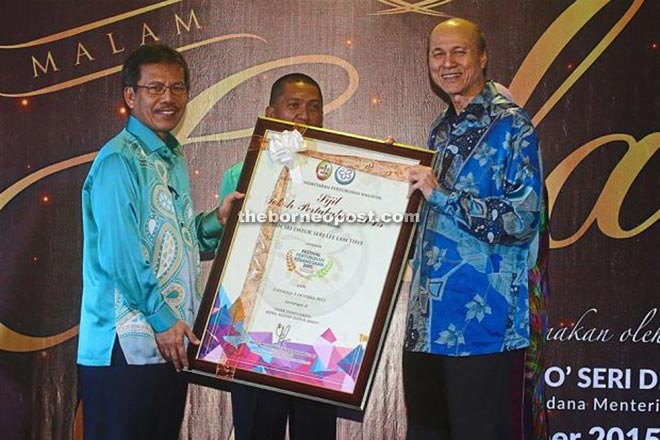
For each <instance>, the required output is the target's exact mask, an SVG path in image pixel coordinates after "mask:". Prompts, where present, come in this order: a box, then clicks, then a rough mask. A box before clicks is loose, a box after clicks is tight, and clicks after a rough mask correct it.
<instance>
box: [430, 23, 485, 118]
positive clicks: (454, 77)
mask: <svg viewBox="0 0 660 440" xmlns="http://www.w3.org/2000/svg"><path fill="white" fill-rule="evenodd" d="M487 62H488V56H487V55H486V51H485V50H484V49H483V48H482V47H480V44H479V29H478V28H477V26H476V25H475V24H474V23H471V22H469V21H467V20H461V19H451V20H447V21H444V22H442V23H440V24H439V25H438V26H436V27H435V29H433V32H431V36H430V37H429V71H430V73H431V79H432V80H433V82H434V83H435V84H436V85H437V86H438V87H440V88H441V89H442V90H443V91H444V92H445V93H447V95H449V97H450V99H451V101H452V104H453V105H454V108H455V110H456V113H460V112H461V111H462V110H463V108H465V106H466V105H467V104H468V103H469V102H470V101H471V100H472V98H474V97H475V96H476V95H477V94H479V92H481V90H483V88H484V87H485V86H486V79H485V77H484V70H483V69H484V68H485V67H486V64H487Z"/></svg>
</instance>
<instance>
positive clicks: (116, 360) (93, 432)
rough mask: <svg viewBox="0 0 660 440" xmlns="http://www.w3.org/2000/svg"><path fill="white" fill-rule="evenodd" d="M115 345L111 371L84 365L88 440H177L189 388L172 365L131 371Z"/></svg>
mask: <svg viewBox="0 0 660 440" xmlns="http://www.w3.org/2000/svg"><path fill="white" fill-rule="evenodd" d="M118 347H119V343H117V342H115V349H114V350H113V353H112V364H111V365H110V366H109V367H87V366H83V365H80V366H79V368H80V383H81V388H82V401H83V434H84V438H85V440H151V439H153V440H170V439H171V440H176V439H178V438H179V430H180V428H181V421H182V420H183V411H184V408H185V405H186V392H187V389H188V382H187V380H186V376H185V375H184V374H182V373H177V372H176V370H175V369H174V367H173V366H172V364H171V363H166V364H156V365H127V364H126V360H125V359H124V355H123V353H122V352H121V349H120V348H118Z"/></svg>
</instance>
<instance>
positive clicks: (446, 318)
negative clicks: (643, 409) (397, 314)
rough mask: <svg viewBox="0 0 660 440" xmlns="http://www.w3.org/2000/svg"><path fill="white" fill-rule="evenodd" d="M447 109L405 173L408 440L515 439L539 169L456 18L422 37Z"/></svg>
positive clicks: (533, 142) (525, 129) (477, 37)
mask: <svg viewBox="0 0 660 440" xmlns="http://www.w3.org/2000/svg"><path fill="white" fill-rule="evenodd" d="M428 50H429V51H428V63H429V71H430V76H431V79H432V81H433V83H434V84H435V85H436V86H438V87H439V88H440V89H441V90H442V91H443V92H444V94H446V95H447V96H448V98H449V101H450V105H449V107H448V109H447V110H446V111H445V112H443V113H442V114H441V115H440V116H439V118H438V119H437V120H436V121H435V122H434V124H433V125H432V127H431V132H430V136H429V142H428V147H429V148H431V149H433V150H435V151H437V152H438V156H437V161H436V163H435V165H434V167H433V168H429V167H421V166H419V167H415V168H413V169H412V170H411V171H410V174H409V179H410V183H411V191H415V190H419V191H421V192H422V194H423V195H424V198H425V200H426V203H424V206H423V208H422V215H421V219H420V224H419V230H418V237H417V243H416V250H415V257H414V261H413V280H412V283H411V290H410V297H409V302H408V322H407V329H406V341H405V350H404V359H403V362H404V389H405V394H406V405H407V410H408V438H415V439H418V438H434V439H452V440H457V439H465V440H474V439H479V440H488V439H493V440H514V439H518V438H521V435H522V434H521V415H520V414H519V413H520V407H521V398H522V394H523V388H522V386H523V363H524V355H525V348H526V347H527V346H528V345H529V299H528V288H527V271H528V269H529V266H528V264H529V263H528V259H530V260H533V259H534V255H531V256H530V253H531V254H533V253H534V251H531V250H530V249H533V247H534V246H533V245H532V243H533V242H534V240H535V239H536V238H537V237H538V226H539V213H540V207H541V199H542V190H541V188H542V171H541V160H540V155H539V150H538V144H537V137H536V132H535V130H534V127H533V126H532V124H531V122H530V120H529V118H528V116H527V115H526V114H525V112H524V111H523V110H522V109H521V108H519V107H518V106H516V105H515V104H514V103H512V102H511V101H510V100H508V99H507V98H505V97H504V96H502V95H501V94H499V93H498V91H497V90H496V88H495V85H494V83H492V82H487V81H486V79H485V73H484V71H485V68H486V64H487V61H488V55H487V52H486V42H485V39H484V37H483V35H482V33H481V31H480V29H479V28H478V26H477V25H475V24H474V23H471V22H469V21H467V20H463V19H450V20H447V21H444V22H442V23H440V24H439V25H438V26H436V27H435V29H434V30H433V31H432V32H431V35H430V37H429V42H428Z"/></svg>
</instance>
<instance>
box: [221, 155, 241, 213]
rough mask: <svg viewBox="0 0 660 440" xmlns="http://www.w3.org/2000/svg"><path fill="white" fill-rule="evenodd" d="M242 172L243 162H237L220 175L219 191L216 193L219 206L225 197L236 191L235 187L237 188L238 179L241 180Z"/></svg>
mask: <svg viewBox="0 0 660 440" xmlns="http://www.w3.org/2000/svg"><path fill="white" fill-rule="evenodd" d="M242 172H243V162H238V163H235V164H234V165H232V166H231V167H229V168H228V169H227V171H225V173H224V174H223V175H222V183H221V184H220V190H219V191H218V200H220V204H222V201H223V200H224V199H225V197H227V196H228V195H229V194H230V193H232V192H234V191H236V187H238V179H240V178H241V173H242Z"/></svg>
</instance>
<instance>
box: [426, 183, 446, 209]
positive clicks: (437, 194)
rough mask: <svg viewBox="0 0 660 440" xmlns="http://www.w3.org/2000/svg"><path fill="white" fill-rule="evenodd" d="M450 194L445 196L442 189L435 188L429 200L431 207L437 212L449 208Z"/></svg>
mask: <svg viewBox="0 0 660 440" xmlns="http://www.w3.org/2000/svg"><path fill="white" fill-rule="evenodd" d="M449 197H450V195H449V194H445V193H444V192H442V191H441V190H440V189H438V188H435V189H434V190H433V192H432V193H431V198H430V199H429V205H430V206H431V208H433V209H435V210H439V209H442V208H444V207H445V206H447V202H448V201H449Z"/></svg>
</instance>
